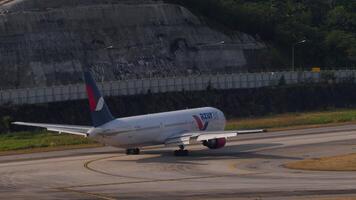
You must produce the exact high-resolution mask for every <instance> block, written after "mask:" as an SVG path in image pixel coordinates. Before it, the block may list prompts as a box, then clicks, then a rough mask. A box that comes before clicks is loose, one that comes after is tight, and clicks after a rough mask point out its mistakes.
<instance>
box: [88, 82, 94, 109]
mask: <svg viewBox="0 0 356 200" xmlns="http://www.w3.org/2000/svg"><path fill="white" fill-rule="evenodd" d="M86 89H87V93H88V100H89V107H90V111H92V112H93V111H95V108H96V100H95V96H94V91H93V88H91V87H90V85H87V86H86Z"/></svg>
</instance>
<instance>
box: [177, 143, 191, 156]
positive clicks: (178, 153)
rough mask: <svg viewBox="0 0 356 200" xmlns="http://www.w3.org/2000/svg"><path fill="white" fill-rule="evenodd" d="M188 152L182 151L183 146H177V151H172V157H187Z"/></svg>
mask: <svg viewBox="0 0 356 200" xmlns="http://www.w3.org/2000/svg"><path fill="white" fill-rule="evenodd" d="M188 155H189V151H188V150H185V149H184V146H183V145H180V146H179V150H175V151H174V156H188Z"/></svg>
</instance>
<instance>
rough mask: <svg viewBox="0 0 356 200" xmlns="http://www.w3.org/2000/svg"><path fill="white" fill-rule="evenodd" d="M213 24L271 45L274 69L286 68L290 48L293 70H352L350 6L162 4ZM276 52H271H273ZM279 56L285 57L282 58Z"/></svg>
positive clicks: (237, 0) (333, 1)
mask: <svg viewBox="0 0 356 200" xmlns="http://www.w3.org/2000/svg"><path fill="white" fill-rule="evenodd" d="M166 2H170V3H178V4H181V5H184V6H186V7H188V8H190V9H191V10H192V11H193V12H196V13H199V14H200V15H201V16H205V17H206V18H207V19H208V20H207V21H212V22H218V24H223V25H224V26H226V27H228V28H229V29H232V30H238V31H243V32H246V33H249V34H252V35H255V36H256V37H257V38H261V39H263V40H265V41H268V42H270V44H271V46H273V48H271V49H272V51H271V52H270V54H271V57H273V60H274V63H275V65H276V66H280V65H284V66H286V65H288V64H289V63H290V57H291V47H292V46H293V44H296V43H297V42H298V41H301V40H304V39H306V40H307V42H306V43H305V44H303V45H298V47H297V50H296V56H297V58H298V59H297V62H296V64H297V66H308V67H310V66H321V67H333V68H337V67H347V66H348V67H349V66H355V64H356V1H350V0H313V1H309V0H308V1H307V0H286V1H280V0H268V1H266V0H166ZM274 48H275V49H274ZM281 52H284V53H281Z"/></svg>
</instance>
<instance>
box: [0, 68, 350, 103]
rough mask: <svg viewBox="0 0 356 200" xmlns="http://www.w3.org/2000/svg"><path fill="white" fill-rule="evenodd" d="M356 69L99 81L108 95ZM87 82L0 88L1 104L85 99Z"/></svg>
mask: <svg viewBox="0 0 356 200" xmlns="http://www.w3.org/2000/svg"><path fill="white" fill-rule="evenodd" d="M355 75H356V70H338V71H323V72H308V71H304V72H263V73H239V74H221V75H201V76H196V75H195V76H193V75H192V76H186V77H170V78H167V77H166V78H155V79H137V80H125V81H115V82H104V83H99V85H98V86H99V88H100V89H101V91H102V92H103V94H104V95H105V96H122V95H137V94H146V93H148V92H150V93H165V92H176V91H183V90H184V91H202V90H206V89H207V88H208V87H210V88H214V89H220V90H226V89H238V88H259V87H268V86H276V85H279V84H296V83H317V82H321V81H335V82H340V81H343V80H349V81H354V77H355ZM85 98H86V92H85V87H84V84H75V85H62V86H53V87H44V88H27V89H12V90H0V104H2V105H4V104H36V103H48V102H59V101H68V100H78V99H85Z"/></svg>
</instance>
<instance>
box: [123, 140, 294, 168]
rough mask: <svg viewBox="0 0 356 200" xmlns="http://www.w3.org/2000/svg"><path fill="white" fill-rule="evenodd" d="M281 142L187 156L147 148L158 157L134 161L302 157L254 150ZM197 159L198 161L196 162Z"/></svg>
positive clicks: (235, 147) (189, 162)
mask: <svg viewBox="0 0 356 200" xmlns="http://www.w3.org/2000/svg"><path fill="white" fill-rule="evenodd" d="M280 145H281V144H276V143H275V144H245V145H236V146H228V147H225V148H222V149H218V150H210V149H202V150H196V151H190V152H189V156H185V157H175V156H174V155H173V150H165V149H164V150H145V151H143V152H142V154H146V155H157V157H150V158H142V159H138V160H135V161H132V162H137V163H179V164H190V165H192V164H193V165H194V164H196V165H202V163H201V162H199V161H208V160H227V159H246V158H249V159H254V158H255V159H290V160H299V159H300V158H296V157H288V156H278V155H268V154H263V153H257V152H254V151H253V150H254V149H259V148H266V147H275V146H280ZM121 161H122V159H121ZM195 161H196V162H195Z"/></svg>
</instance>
